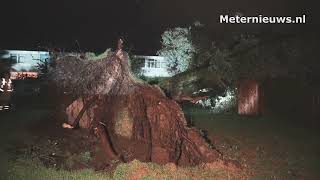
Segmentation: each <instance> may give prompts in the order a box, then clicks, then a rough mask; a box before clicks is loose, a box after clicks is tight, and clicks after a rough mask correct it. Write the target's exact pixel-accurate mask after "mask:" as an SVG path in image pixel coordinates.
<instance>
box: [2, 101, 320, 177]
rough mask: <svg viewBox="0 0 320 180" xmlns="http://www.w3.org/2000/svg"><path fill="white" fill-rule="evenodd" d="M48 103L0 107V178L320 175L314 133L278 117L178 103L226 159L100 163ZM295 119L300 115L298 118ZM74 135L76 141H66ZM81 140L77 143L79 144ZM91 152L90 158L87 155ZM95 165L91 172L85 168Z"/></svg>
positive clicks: (77, 132) (83, 138) (81, 134)
mask: <svg viewBox="0 0 320 180" xmlns="http://www.w3.org/2000/svg"><path fill="white" fill-rule="evenodd" d="M55 112H56V111H54V110H53V109H51V108H40V107H39V106H38V107H36V106H35V107H30V106H29V107H20V108H17V109H16V111H15V112H11V113H1V114H0V117H1V121H2V126H1V127H0V133H1V134H0V140H1V142H2V145H1V147H0V153H1V156H0V157H1V159H0V163H1V177H5V178H1V179H154V178H155V177H158V179H319V178H320V173H319V167H320V163H319V162H320V161H319V160H320V156H319V152H320V142H319V141H318V138H319V136H320V133H319V132H317V131H316V130H317V129H316V127H313V128H309V127H308V126H306V125H305V124H304V125H303V124H302V123H298V122H299V121H295V120H294V119H288V118H287V117H280V116H267V117H243V116H238V115H236V114H232V113H231V114H220V115H215V114H212V113H211V112H210V111H208V110H202V109H198V108H185V113H186V115H187V117H188V118H189V119H190V120H191V121H192V122H193V123H194V125H195V126H197V127H199V128H201V129H203V130H204V132H205V133H207V135H208V137H209V140H210V141H211V142H212V143H213V144H214V146H215V147H216V148H217V149H218V150H219V151H220V152H222V153H223V154H224V155H225V157H226V158H228V159H232V160H235V161H237V162H238V163H239V164H240V165H241V168H242V169H241V170H239V169H237V168H232V167H226V166H224V164H223V163H222V162H216V163H212V164H206V165H201V166H197V167H176V166H175V165H174V164H167V165H156V164H153V163H143V162H139V161H136V160H135V161H133V162H130V163H128V164H122V163H119V162H113V163H112V164H109V165H107V167H106V166H105V164H103V163H101V164H99V163H98V162H101V161H102V160H101V159H99V148H97V149H96V151H92V148H90V147H91V146H93V144H92V143H93V142H90V141H86V140H87V139H91V138H88V137H87V135H88V134H87V133H86V132H82V130H66V129H62V128H61V120H59V119H56V118H57V117H59V116H57V114H56V113H55ZM300 122H301V121H300ZM72 142H76V143H72ZM79 142H81V143H79ZM94 156H96V158H94ZM92 167H94V168H95V171H94V170H92V169H90V168H92Z"/></svg>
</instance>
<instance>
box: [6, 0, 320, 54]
mask: <svg viewBox="0 0 320 180" xmlns="http://www.w3.org/2000/svg"><path fill="white" fill-rule="evenodd" d="M317 7H318V6H317V5H316V3H314V2H312V1H303V0H300V1H297V0H269V1H266V0H260V1H259V0H223V1H217V0H117V1H108V0H50V1H49V0H47V1H46V0H20V1H15V0H11V1H3V0H1V2H0V9H1V10H0V18H1V26H0V29H1V33H0V49H34V48H37V47H39V46H40V47H57V48H61V49H67V50H78V49H79V48H80V50H82V51H87V50H90V51H102V50H104V49H106V48H108V47H111V46H113V45H114V44H115V43H114V42H115V39H116V38H117V37H118V36H119V35H122V36H124V37H125V38H126V39H127V41H128V42H130V44H131V45H132V46H133V47H134V49H135V50H136V52H137V53H140V54H141V53H144V54H152V53H154V51H155V50H156V49H157V48H158V47H159V41H160V35H161V33H162V32H163V31H164V30H165V29H166V28H168V27H176V26H187V25H190V24H192V22H194V21H195V20H199V21H200V22H202V23H203V24H205V25H206V27H207V28H209V29H210V31H211V32H212V33H214V34H217V36H219V35H220V34H223V33H226V32H229V31H232V30H234V29H235V26H236V25H221V24H219V23H218V20H219V15H220V14H229V15H233V14H234V13H236V12H241V13H242V14H244V15H258V14H263V15H272V16H275V15H285V16H294V15H301V14H306V15H307V24H303V25H242V26H244V27H243V28H244V29H245V31H251V30H257V29H261V28H262V29H263V28H264V29H267V31H282V32H288V33H289V32H295V31H297V32H300V31H301V32H310V31H312V32H314V33H316V32H318V30H319V28H318V26H319V18H320V15H319V10H318V9H317Z"/></svg>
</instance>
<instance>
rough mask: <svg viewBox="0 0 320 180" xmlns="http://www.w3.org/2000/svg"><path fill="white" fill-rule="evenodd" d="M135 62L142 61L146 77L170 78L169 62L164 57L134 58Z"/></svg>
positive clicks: (143, 72)
mask: <svg viewBox="0 0 320 180" xmlns="http://www.w3.org/2000/svg"><path fill="white" fill-rule="evenodd" d="M133 60H134V61H142V62H143V63H142V67H141V69H142V74H143V75H144V76H146V77H170V76H171V75H170V73H169V72H168V70H167V60H166V58H165V57H162V56H138V55H136V56H134V59H133Z"/></svg>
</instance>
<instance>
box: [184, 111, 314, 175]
mask: <svg viewBox="0 0 320 180" xmlns="http://www.w3.org/2000/svg"><path fill="white" fill-rule="evenodd" d="M186 113H187V116H188V117H189V118H190V119H191V120H192V122H193V123H194V125H195V126H197V127H199V128H201V129H204V130H206V131H207V134H208V136H209V138H210V139H211V140H212V142H213V143H214V145H215V146H216V148H217V149H219V150H220V151H221V152H223V153H224V154H225V155H227V156H229V157H230V158H231V159H236V160H238V161H240V162H241V164H243V165H246V166H248V167H249V168H251V169H252V170H253V171H254V173H255V175H254V176H253V179H273V178H275V179H319V178H320V171H319V170H320V141H319V137H320V132H319V131H317V128H316V127H315V126H312V124H309V123H310V121H308V119H298V117H291V118H289V117H285V116H282V117H281V116H279V115H278V116H276V115H273V116H263V117H245V116H239V115H237V114H233V113H226V114H213V113H210V111H208V110H203V109H197V108H191V109H187V110H186Z"/></svg>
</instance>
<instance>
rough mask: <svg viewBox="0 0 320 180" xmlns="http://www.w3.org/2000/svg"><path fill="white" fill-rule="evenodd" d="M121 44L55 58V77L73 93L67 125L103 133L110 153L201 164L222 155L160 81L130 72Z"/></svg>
mask: <svg viewBox="0 0 320 180" xmlns="http://www.w3.org/2000/svg"><path fill="white" fill-rule="evenodd" d="M128 59H129V58H128V55H127V54H126V53H125V52H123V51H122V50H121V47H120V48H119V49H118V50H117V51H116V52H115V53H110V55H108V56H107V57H106V58H103V59H101V60H96V61H90V60H87V59H85V57H82V56H79V55H76V56H75V55H62V56H58V57H57V58H56V61H55V62H56V64H55V67H54V68H53V70H52V71H51V75H52V76H51V77H52V78H53V80H54V81H55V82H56V83H57V84H58V85H59V86H60V87H61V88H62V89H64V91H66V92H67V93H68V94H72V99H74V101H73V102H71V103H70V105H69V106H68V107H67V108H66V113H67V115H68V120H67V121H68V122H67V124H64V127H66V128H75V127H77V126H79V127H80V128H86V129H89V130H91V132H93V133H94V134H96V135H97V137H99V139H100V142H101V145H102V148H103V150H104V153H105V158H107V159H110V160H112V159H117V160H121V161H124V162H128V161H131V160H133V159H138V160H141V161H147V162H149V161H151V162H156V163H160V164H165V163H169V162H173V163H176V164H178V165H197V164H200V163H205V162H212V161H215V160H217V159H218V158H219V157H220V155H221V154H220V153H219V152H218V151H217V150H215V149H213V148H212V147H211V146H210V145H209V144H208V142H207V141H206V139H205V138H204V137H203V135H202V134H201V132H200V131H199V130H197V129H196V128H192V127H188V124H187V121H186V119H185V117H184V114H183V112H182V110H181V108H180V106H179V105H178V104H177V103H176V101H175V100H173V99H170V98H168V97H167V96H166V95H165V94H164V93H163V92H162V90H161V89H160V88H159V87H157V86H151V85H149V84H146V83H144V82H142V81H140V80H138V79H136V78H134V77H133V76H132V75H131V73H130V68H129V62H128Z"/></svg>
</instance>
